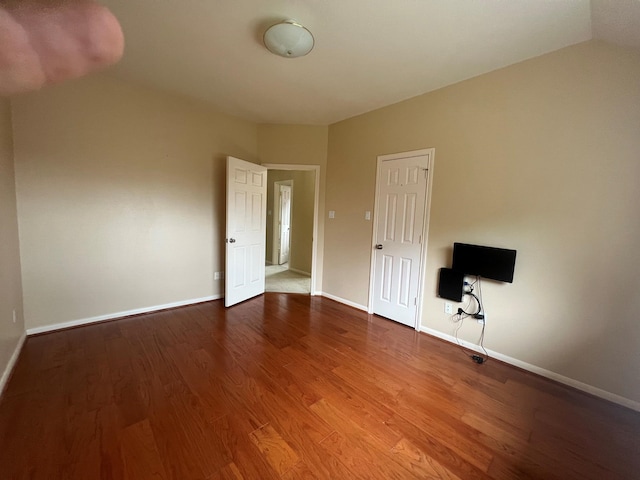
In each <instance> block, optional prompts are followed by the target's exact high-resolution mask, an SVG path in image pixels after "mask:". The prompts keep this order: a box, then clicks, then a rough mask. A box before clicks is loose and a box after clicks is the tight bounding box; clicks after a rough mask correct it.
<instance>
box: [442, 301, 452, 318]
mask: <svg viewBox="0 0 640 480" xmlns="http://www.w3.org/2000/svg"><path fill="white" fill-rule="evenodd" d="M444 313H447V314H449V315H453V304H451V303H449V302H445V304H444Z"/></svg>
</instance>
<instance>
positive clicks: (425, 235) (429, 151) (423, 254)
mask: <svg viewBox="0 0 640 480" xmlns="http://www.w3.org/2000/svg"><path fill="white" fill-rule="evenodd" d="M435 153H436V149H435V148H425V149H422V150H412V151H410V152H401V153H392V154H388V155H378V161H377V163H376V186H375V202H374V206H373V218H374V222H373V231H372V235H371V265H370V267H369V302H368V304H367V312H368V313H371V314H372V313H373V295H374V287H373V285H374V273H375V255H374V254H373V251H374V248H375V245H376V232H377V230H378V208H379V205H378V202H379V199H378V189H379V187H380V175H379V172H380V165H381V164H382V162H384V161H387V160H397V159H400V158H410V157H420V156H423V155H427V156H428V157H429V164H428V166H427V197H426V199H425V208H424V222H423V226H422V245H421V248H420V272H419V274H418V278H419V284H418V298H417V305H416V307H417V308H416V318H415V323H414V328H415V329H416V330H418V331H420V320H421V319H422V308H423V298H424V285H425V272H426V268H425V267H426V262H427V243H428V239H429V219H430V212H431V190H432V187H433V164H434V156H435Z"/></svg>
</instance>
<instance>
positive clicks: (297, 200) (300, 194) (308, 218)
mask: <svg viewBox="0 0 640 480" xmlns="http://www.w3.org/2000/svg"><path fill="white" fill-rule="evenodd" d="M283 181H288V182H290V183H289V185H291V186H292V200H293V202H292V207H291V250H290V254H289V268H291V269H294V270H298V271H301V272H306V273H310V272H311V263H312V251H313V207H314V205H313V204H314V200H315V172H314V171H312V170H311V171H310V170H307V171H301V170H269V172H268V182H267V188H268V194H267V197H268V198H267V259H271V261H272V262H273V263H277V261H278V258H277V255H276V256H274V255H273V245H274V242H273V231H274V222H275V221H277V218H278V208H279V205H277V204H276V203H275V199H276V195H275V190H274V188H275V186H274V182H283ZM275 228H277V226H276V227H275Z"/></svg>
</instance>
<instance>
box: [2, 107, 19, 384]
mask: <svg viewBox="0 0 640 480" xmlns="http://www.w3.org/2000/svg"><path fill="white" fill-rule="evenodd" d="M14 310H15V312H16V322H15V323H14V322H13V311H14ZM23 332H24V321H23V315H22V282H21V279H20V249H19V247H18V220H17V216H16V190H15V177H14V166H13V142H12V133H11V109H10V107H9V101H8V100H5V99H3V98H0V377H2V375H3V372H5V370H6V368H7V366H8V364H9V361H10V359H11V356H12V355H13V353H14V351H15V349H16V346H17V345H18V339H19V338H20V336H21V335H22V333H23Z"/></svg>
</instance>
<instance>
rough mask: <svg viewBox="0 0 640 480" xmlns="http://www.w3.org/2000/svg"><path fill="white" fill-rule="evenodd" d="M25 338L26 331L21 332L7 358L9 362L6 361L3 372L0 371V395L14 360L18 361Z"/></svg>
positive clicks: (14, 364)
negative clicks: (11, 352)
mask: <svg viewBox="0 0 640 480" xmlns="http://www.w3.org/2000/svg"><path fill="white" fill-rule="evenodd" d="M26 339H27V332H22V335H20V338H19V339H18V343H17V344H16V348H15V349H14V350H13V354H11V358H9V363H7V366H6V368H5V369H4V372H2V377H0V397H2V393H3V392H4V387H6V386H7V383H8V382H9V378H10V377H11V372H13V369H14V367H15V366H16V362H17V361H18V357H19V356H20V351H21V350H22V346H23V345H24V341H25V340H26Z"/></svg>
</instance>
